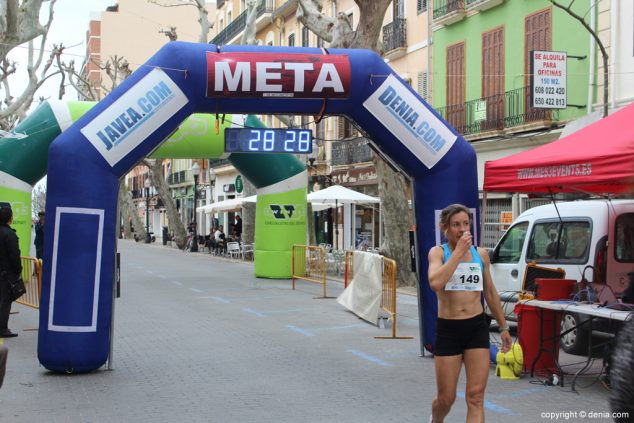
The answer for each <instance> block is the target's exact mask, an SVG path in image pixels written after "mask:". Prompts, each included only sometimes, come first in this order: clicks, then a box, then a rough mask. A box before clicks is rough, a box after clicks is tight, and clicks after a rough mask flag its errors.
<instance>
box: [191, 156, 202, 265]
mask: <svg viewBox="0 0 634 423" xmlns="http://www.w3.org/2000/svg"><path fill="white" fill-rule="evenodd" d="M191 171H192V175H194V210H193V212H194V213H193V214H194V219H193V220H192V223H193V225H192V229H193V231H194V233H193V234H192V245H191V248H190V250H189V251H191V252H192V253H196V252H198V230H197V229H196V194H197V192H198V175H199V174H200V166H198V163H197V162H194V164H193V165H192V168H191Z"/></svg>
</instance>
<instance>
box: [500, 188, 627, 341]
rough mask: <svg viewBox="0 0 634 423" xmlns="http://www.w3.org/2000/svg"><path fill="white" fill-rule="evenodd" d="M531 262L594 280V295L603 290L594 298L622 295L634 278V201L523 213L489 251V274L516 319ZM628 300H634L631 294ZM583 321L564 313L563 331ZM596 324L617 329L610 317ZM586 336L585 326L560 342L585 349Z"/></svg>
mask: <svg viewBox="0 0 634 423" xmlns="http://www.w3.org/2000/svg"><path fill="white" fill-rule="evenodd" d="M532 261H535V262H536V263H537V265H539V266H542V267H552V268H562V269H564V270H565V271H566V279H575V280H577V281H580V280H581V279H582V277H583V276H585V278H586V280H587V281H588V282H594V283H593V284H592V286H593V287H594V291H595V293H596V292H600V293H601V296H600V297H601V298H594V300H595V301H601V302H610V301H615V300H616V298H621V297H622V296H623V295H624V293H625V291H626V289H628V287H629V286H630V276H632V278H633V279H634V274H632V275H628V273H631V272H634V200H611V201H610V200H589V201H573V202H563V203H556V204H548V205H545V206H540V207H535V208H532V209H529V210H527V211H525V212H524V213H522V214H521V215H520V216H519V217H518V218H517V219H516V220H515V221H514V222H513V224H512V225H511V227H510V228H509V229H508V230H507V231H506V233H505V234H504V236H503V237H502V238H501V239H500V241H499V242H498V244H497V245H496V246H495V249H494V250H493V251H492V252H491V276H492V277H493V282H494V284H495V286H496V288H497V290H498V292H499V293H500V299H501V301H502V306H503V309H504V313H505V315H506V316H507V319H509V320H515V319H516V315H515V314H513V309H514V307H515V303H516V301H517V299H518V296H519V293H520V291H521V289H522V282H523V279H524V272H525V271H526V266H527V265H528V264H529V263H530V262H532ZM584 270H585V272H584ZM584 273H585V275H584ZM606 282H607V283H606ZM598 287H599V288H601V289H600V290H598V289H597V288H598ZM633 289H634V287H633ZM628 293H629V291H628ZM608 294H609V295H608ZM612 294H613V295H612ZM595 297H597V295H595ZM628 302H630V303H633V302H634V299H632V298H628ZM487 314H489V315H490V311H489V310H488V309H487ZM582 319H584V317H583V316H579V315H576V314H574V313H569V314H565V315H564V316H563V320H562V330H563V329H569V328H572V327H574V326H576V325H577V324H578V323H580V322H581V321H582ZM613 326H614V327H613ZM593 327H594V328H595V329H597V330H599V331H602V332H608V333H614V332H615V330H616V329H617V327H616V326H615V325H614V323H613V322H608V321H605V322H599V323H596V324H595V323H593ZM587 336H589V333H588V330H587V326H581V327H580V328H578V329H577V330H574V331H572V332H570V333H569V334H568V335H565V336H564V337H563V338H562V342H561V346H562V348H563V349H564V350H565V351H566V352H569V353H585V351H584V348H585V345H586V341H587V338H586V337H587Z"/></svg>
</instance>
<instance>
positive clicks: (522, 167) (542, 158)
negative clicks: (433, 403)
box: [484, 103, 634, 194]
mask: <svg viewBox="0 0 634 423" xmlns="http://www.w3.org/2000/svg"><path fill="white" fill-rule="evenodd" d="M484 191H485V193H486V192H487V191H499V192H500V191H501V192H526V193H531V192H571V191H581V192H588V193H595V194H601V193H615V194H619V193H629V192H634V103H633V104H630V105H629V106H627V107H624V108H623V109H621V110H619V111H618V112H615V113H613V114H611V115H610V116H608V117H606V118H604V119H601V120H599V121H598V122H595V123H593V124H592V125H589V126H586V127H585V128H583V129H581V130H579V131H577V132H575V133H573V134H570V135H569V136H567V137H564V138H561V139H559V140H557V141H554V142H552V143H550V144H546V145H543V146H541V147H537V148H535V149H532V150H527V151H523V152H521V153H518V154H514V155H512V156H509V157H505V158H503V159H499V160H494V161H489V162H486V163H485V168H484Z"/></svg>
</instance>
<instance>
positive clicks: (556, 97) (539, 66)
mask: <svg viewBox="0 0 634 423" xmlns="http://www.w3.org/2000/svg"><path fill="white" fill-rule="evenodd" d="M566 60H567V54H566V53H565V52H561V51H532V52H531V65H532V66H531V68H532V70H533V74H532V77H531V82H532V83H531V88H532V96H531V97H532V99H533V107H535V108H538V109H565V108H566V107H567V101H566Z"/></svg>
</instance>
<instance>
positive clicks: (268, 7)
mask: <svg viewBox="0 0 634 423" xmlns="http://www.w3.org/2000/svg"><path fill="white" fill-rule="evenodd" d="M273 10H275V1H273V0H260V4H259V5H258V15H257V16H258V18H259V17H260V16H262V15H263V14H265V13H272V12H273ZM246 23H247V11H244V12H242V13H240V15H238V17H237V18H235V19H234V20H233V21H232V22H231V23H230V24H229V25H227V27H226V28H225V29H223V30H222V31H220V32H219V33H218V35H216V36H215V37H214V38H213V40H211V44H218V45H222V44H226V43H227V42H229V41H231V40H232V39H234V38H235V37H236V36H237V35H239V34H240V33H242V31H244V28H245V26H246Z"/></svg>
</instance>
